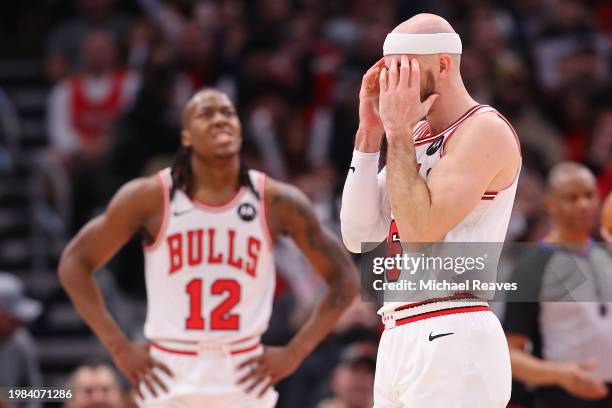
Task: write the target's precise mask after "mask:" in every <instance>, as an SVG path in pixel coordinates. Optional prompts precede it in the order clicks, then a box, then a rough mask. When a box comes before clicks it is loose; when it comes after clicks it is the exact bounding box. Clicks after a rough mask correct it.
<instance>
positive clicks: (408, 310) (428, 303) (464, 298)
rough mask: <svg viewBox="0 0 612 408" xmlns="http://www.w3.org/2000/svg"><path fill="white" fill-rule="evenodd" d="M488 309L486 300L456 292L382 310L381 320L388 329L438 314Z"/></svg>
mask: <svg viewBox="0 0 612 408" xmlns="http://www.w3.org/2000/svg"><path fill="white" fill-rule="evenodd" d="M490 310H491V309H490V308H489V304H488V303H487V302H486V301H484V300H482V299H478V298H477V297H475V296H474V295H471V294H457V295H453V296H448V297H444V298H436V299H429V300H425V301H423V302H418V303H409V304H406V305H402V306H399V307H396V308H395V309H394V310H392V311H388V312H383V315H382V322H383V324H384V325H385V330H389V329H392V328H394V327H396V326H402V325H404V324H407V323H412V322H416V321H419V320H424V319H431V318H433V317H438V316H446V315H451V314H459V313H470V312H485V311H490Z"/></svg>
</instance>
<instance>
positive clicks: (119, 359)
mask: <svg viewBox="0 0 612 408" xmlns="http://www.w3.org/2000/svg"><path fill="white" fill-rule="evenodd" d="M111 354H112V357H113V362H114V363H115V365H116V366H117V368H118V369H119V370H121V372H122V373H123V374H125V376H126V377H127V378H128V379H129V380H130V383H131V384H132V386H133V387H134V389H135V390H136V392H137V394H138V395H139V396H140V398H143V396H142V394H141V392H140V387H139V385H140V383H141V382H144V384H145V386H146V387H147V388H148V389H149V391H150V392H151V394H152V395H153V396H155V397H156V396H157V395H158V393H159V390H160V389H161V390H163V391H164V392H168V387H167V386H166V384H164V383H163V381H162V380H161V379H160V378H159V376H158V375H157V374H156V373H155V371H154V369H155V368H157V369H159V370H161V371H163V372H165V373H166V374H168V375H169V376H170V377H172V376H173V374H172V371H170V369H169V368H168V367H167V366H166V365H165V364H164V363H161V362H159V361H157V360H155V359H154V358H153V357H151V354H150V353H149V346H148V345H146V344H133V343H128V345H127V346H124V347H119V348H117V350H114V351H113V352H112V353H111Z"/></svg>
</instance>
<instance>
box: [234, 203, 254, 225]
mask: <svg viewBox="0 0 612 408" xmlns="http://www.w3.org/2000/svg"><path fill="white" fill-rule="evenodd" d="M256 215H257V210H255V207H253V205H252V204H250V203H243V204H240V206H239V207H238V216H239V217H240V218H241V219H242V221H247V222H248V221H253V219H254V218H255V216H256Z"/></svg>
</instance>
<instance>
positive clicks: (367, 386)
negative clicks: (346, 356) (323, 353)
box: [332, 361, 374, 408]
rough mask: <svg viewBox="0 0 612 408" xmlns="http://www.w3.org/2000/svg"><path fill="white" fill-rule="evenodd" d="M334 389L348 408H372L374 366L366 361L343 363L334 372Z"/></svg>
mask: <svg viewBox="0 0 612 408" xmlns="http://www.w3.org/2000/svg"><path fill="white" fill-rule="evenodd" d="M332 388H333V391H334V394H335V395H336V396H337V397H338V399H340V400H341V401H342V402H344V404H345V405H346V406H347V407H352V408H357V407H364V408H365V407H371V406H372V392H373V389H374V365H372V364H371V363H370V362H365V361H357V362H350V363H341V364H340V365H339V366H338V367H336V369H335V370H334V373H333V378H332Z"/></svg>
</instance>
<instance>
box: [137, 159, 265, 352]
mask: <svg viewBox="0 0 612 408" xmlns="http://www.w3.org/2000/svg"><path fill="white" fill-rule="evenodd" d="M158 177H159V179H160V182H161V183H162V187H163V200H164V205H163V222H162V226H161V229H160V232H159V234H158V237H157V238H156V240H155V242H154V243H153V244H151V245H149V246H146V247H145V248H144V254H145V279H146V287H147V303H148V308H147V318H146V322H145V327H144V332H145V336H146V337H147V338H148V339H149V340H182V341H197V342H203V343H230V342H234V341H237V340H239V339H244V338H247V337H258V336H260V335H261V334H263V333H264V332H265V330H266V329H267V327H268V322H269V320H270V314H271V311H272V297H273V294H274V287H275V270H274V258H273V255H272V246H273V244H272V238H271V236H270V232H269V230H268V225H267V221H266V211H265V204H264V194H265V184H266V176H265V175H264V174H262V173H259V172H256V171H253V170H251V171H249V177H250V178H251V181H252V182H253V185H254V186H256V190H257V192H258V194H259V197H257V196H256V195H255V194H254V193H253V191H251V189H249V188H248V187H244V186H243V187H241V188H240V190H238V192H237V193H236V195H235V196H234V197H233V198H232V199H231V200H230V201H229V202H228V203H226V204H224V205H221V206H212V205H208V204H205V203H203V202H200V201H198V200H196V199H194V200H191V199H189V197H188V196H187V195H186V194H185V193H184V192H183V191H181V190H180V189H177V190H176V192H175V193H174V197H173V198H172V199H170V189H171V187H172V178H171V175H170V169H164V170H162V171H160V172H159V173H158Z"/></svg>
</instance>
